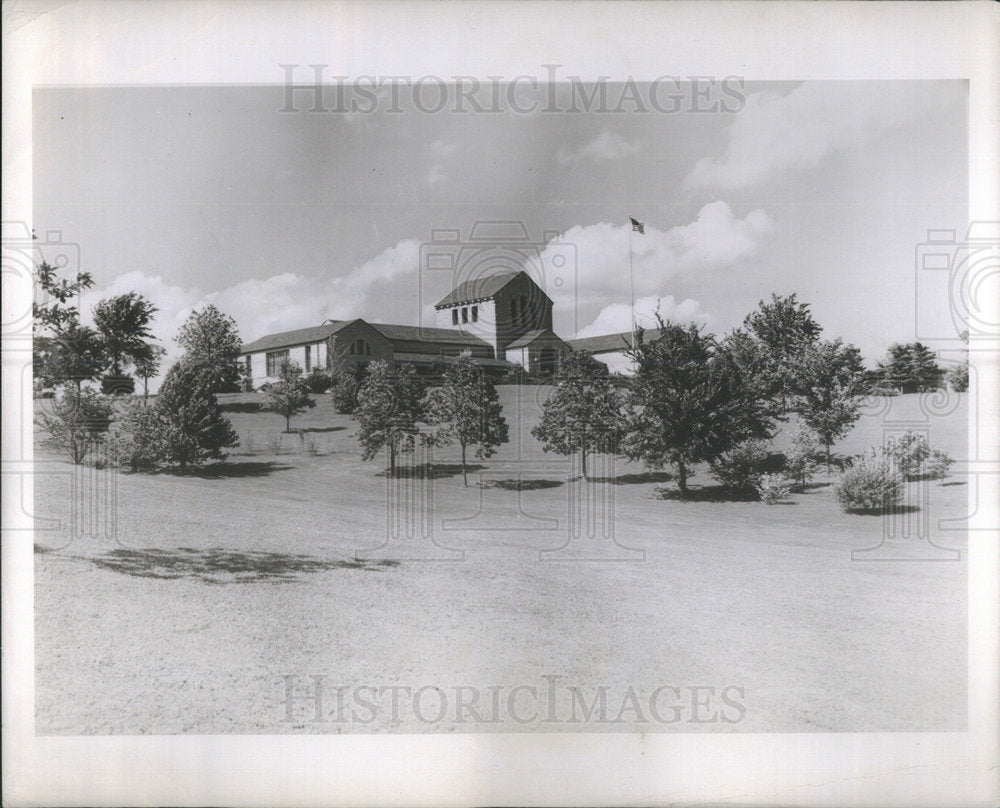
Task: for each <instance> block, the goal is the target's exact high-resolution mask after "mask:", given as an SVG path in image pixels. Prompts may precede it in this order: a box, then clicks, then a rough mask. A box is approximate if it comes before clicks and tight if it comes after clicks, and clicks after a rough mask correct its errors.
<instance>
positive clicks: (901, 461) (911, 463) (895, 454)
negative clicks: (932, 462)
mask: <svg viewBox="0 0 1000 808" xmlns="http://www.w3.org/2000/svg"><path fill="white" fill-rule="evenodd" d="M888 451H889V453H890V454H891V456H892V459H893V460H894V461H895V463H896V466H897V468H898V469H899V472H900V474H902V475H903V478H904V479H907V480H908V479H910V478H912V477H915V476H916V475H917V474H919V473H920V466H921V464H922V463H923V462H924V460H926V459H927V458H928V457H929V456H930V453H931V447H930V445H929V444H928V443H927V438H926V437H925V436H923V435H921V434H920V433H919V432H914V431H913V430H912V429H908V430H906V432H904V433H903V434H902V435H900V436H899V437H898V438H894V439H893V440H891V441H889V446H888Z"/></svg>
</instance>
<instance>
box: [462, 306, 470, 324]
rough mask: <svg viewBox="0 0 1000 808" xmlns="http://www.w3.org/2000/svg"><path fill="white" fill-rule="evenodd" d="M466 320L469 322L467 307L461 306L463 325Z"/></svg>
mask: <svg viewBox="0 0 1000 808" xmlns="http://www.w3.org/2000/svg"><path fill="white" fill-rule="evenodd" d="M467 322H469V310H468V309H467V308H464V307H463V308H462V323H463V325H464V324H465V323H467Z"/></svg>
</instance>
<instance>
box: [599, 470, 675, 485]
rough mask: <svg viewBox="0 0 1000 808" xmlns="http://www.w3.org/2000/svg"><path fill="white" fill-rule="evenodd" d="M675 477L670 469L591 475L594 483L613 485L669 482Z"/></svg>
mask: <svg viewBox="0 0 1000 808" xmlns="http://www.w3.org/2000/svg"><path fill="white" fill-rule="evenodd" d="M673 479H674V475H672V474H671V473H670V472H669V471H643V472H640V473H636V474H619V475H618V476H617V477H590V478H589V481H590V482H592V483H611V484H612V485H642V484H643V483H669V482H671V481H672V480H673Z"/></svg>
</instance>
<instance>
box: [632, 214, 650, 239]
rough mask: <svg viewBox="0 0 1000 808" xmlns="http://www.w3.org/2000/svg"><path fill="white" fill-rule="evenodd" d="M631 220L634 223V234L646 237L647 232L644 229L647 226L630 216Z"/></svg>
mask: <svg viewBox="0 0 1000 808" xmlns="http://www.w3.org/2000/svg"><path fill="white" fill-rule="evenodd" d="M629 220H630V221H631V222H632V232H634V233H638V234H639V235H640V236H644V235H646V231H645V230H644V229H643V228H644V227H645V225H643V223H642V222H640V221H639V220H638V219H633V218H632V217H631V216H629Z"/></svg>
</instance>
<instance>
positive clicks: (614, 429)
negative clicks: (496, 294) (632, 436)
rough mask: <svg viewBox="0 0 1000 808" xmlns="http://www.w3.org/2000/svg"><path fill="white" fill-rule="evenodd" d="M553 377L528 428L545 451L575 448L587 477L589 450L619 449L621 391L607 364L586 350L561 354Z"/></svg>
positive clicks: (622, 421) (568, 452) (622, 422)
mask: <svg viewBox="0 0 1000 808" xmlns="http://www.w3.org/2000/svg"><path fill="white" fill-rule="evenodd" d="M553 381H554V384H555V389H554V390H553V391H552V394H551V395H550V396H549V397H548V399H546V401H545V404H543V405H542V418H541V420H540V421H539V422H538V424H537V425H536V426H535V427H534V428H533V429H532V430H531V434H532V435H534V436H535V438H537V439H538V440H539V441H541V443H542V449H544V450H545V451H546V452H556V453H557V454H562V455H571V454H575V453H576V452H579V453H580V464H581V468H582V471H583V479H585V480H586V479H587V455H588V454H593V453H594V452H614V451H617V447H618V438H619V435H620V434H621V432H622V430H623V429H624V426H625V418H624V406H623V405H624V401H623V395H622V393H621V391H620V390H618V389H617V388H616V387H615V386H614V385H613V384H612V383H611V377H610V375H609V374H608V368H607V365H605V364H603V363H602V362H598V361H597V360H596V359H594V358H593V357H592V356H590V355H589V354H586V353H571V354H569V355H568V356H566V357H564V358H563V360H562V363H561V364H560V366H559V370H558V371H557V372H556V375H555V378H554V380H553Z"/></svg>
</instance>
